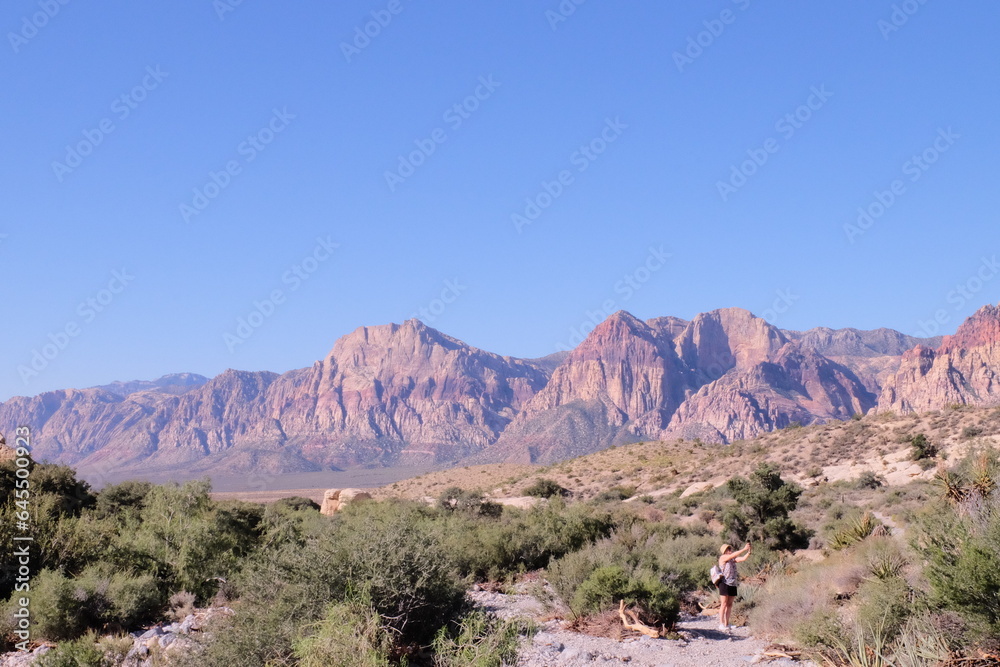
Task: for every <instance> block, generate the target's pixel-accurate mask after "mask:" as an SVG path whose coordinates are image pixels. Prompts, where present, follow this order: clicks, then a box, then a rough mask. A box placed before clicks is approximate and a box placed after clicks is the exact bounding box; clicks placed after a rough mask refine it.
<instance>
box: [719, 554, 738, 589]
mask: <svg viewBox="0 0 1000 667" xmlns="http://www.w3.org/2000/svg"><path fill="white" fill-rule="evenodd" d="M722 576H723V577H724V578H725V580H726V583H727V584H729V585H730V586H735V585H736V582H738V581H739V580H740V574H739V572H737V571H736V561H735V560H730V561H726V564H725V565H723V566H722Z"/></svg>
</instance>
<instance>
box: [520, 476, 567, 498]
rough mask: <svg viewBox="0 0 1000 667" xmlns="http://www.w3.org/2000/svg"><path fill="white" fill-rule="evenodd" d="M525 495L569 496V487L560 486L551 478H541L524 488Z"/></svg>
mask: <svg viewBox="0 0 1000 667" xmlns="http://www.w3.org/2000/svg"><path fill="white" fill-rule="evenodd" d="M524 495H526V496H535V497H536V498H551V497H553V496H568V495H569V489H567V488H565V487H563V486H560V485H559V484H558V483H557V482H555V481H554V480H551V479H545V478H544V477H543V478H540V479H538V480H537V481H536V482H535V483H534V484H532V485H531V486H529V487H527V488H526V489H525V490H524Z"/></svg>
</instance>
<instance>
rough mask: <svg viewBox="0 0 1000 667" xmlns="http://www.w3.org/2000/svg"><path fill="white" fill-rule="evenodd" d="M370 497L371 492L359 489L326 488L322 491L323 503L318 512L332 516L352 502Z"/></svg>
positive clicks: (369, 498)
mask: <svg viewBox="0 0 1000 667" xmlns="http://www.w3.org/2000/svg"><path fill="white" fill-rule="evenodd" d="M371 499H372V496H371V494H370V493H368V492H367V491H362V490H361V489H327V490H326V491H324V492H323V504H322V505H320V507H319V513H320V514H322V515H324V516H333V515H334V514H336V513H337V512H339V511H341V510H343V509H344V508H345V507H347V506H348V505H350V504H352V503H356V502H361V501H364V500H371Z"/></svg>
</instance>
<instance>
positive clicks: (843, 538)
mask: <svg viewBox="0 0 1000 667" xmlns="http://www.w3.org/2000/svg"><path fill="white" fill-rule="evenodd" d="M879 525H881V524H880V523H879V522H878V520H877V519H876V518H875V516H874V515H873V514H872V513H871V512H865V513H864V514H862V515H861V516H859V517H855V518H854V519H852V520H851V522H850V523H849V524H848V525H847V527H846V528H843V529H841V530H839V531H837V533H836V534H835V535H834V536H833V539H832V540H830V546H832V547H833V548H834V549H846V548H847V547H849V546H851V545H852V544H857V543H858V542H861V541H862V540H864V539H865V538H867V537H869V536H871V534H872V533H874V532H875V529H876V528H877V527H878V526H879Z"/></svg>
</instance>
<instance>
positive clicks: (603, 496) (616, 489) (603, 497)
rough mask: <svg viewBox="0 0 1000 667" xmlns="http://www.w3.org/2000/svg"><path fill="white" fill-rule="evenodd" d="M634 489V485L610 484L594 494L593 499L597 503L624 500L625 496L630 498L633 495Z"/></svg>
mask: <svg viewBox="0 0 1000 667" xmlns="http://www.w3.org/2000/svg"><path fill="white" fill-rule="evenodd" d="M635 491H636V489H635V487H634V486H623V485H618V486H612V487H611V488H610V489H606V490H604V491H601V492H600V493H598V494H597V495H596V496H594V501H595V502H598V503H608V502H615V501H620V500H625V499H627V498H631V497H632V496H634V495H635Z"/></svg>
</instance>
